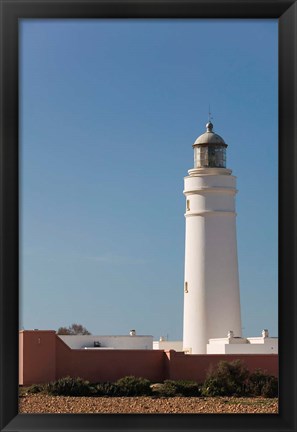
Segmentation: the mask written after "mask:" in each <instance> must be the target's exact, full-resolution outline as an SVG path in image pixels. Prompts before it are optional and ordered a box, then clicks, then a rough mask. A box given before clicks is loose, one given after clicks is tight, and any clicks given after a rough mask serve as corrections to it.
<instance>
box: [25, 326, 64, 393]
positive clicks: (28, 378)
mask: <svg viewBox="0 0 297 432" xmlns="http://www.w3.org/2000/svg"><path fill="white" fill-rule="evenodd" d="M56 338H57V336H56V332H55V331H53V330H38V331H36V330H26V331H21V332H20V339H21V344H20V348H19V357H20V361H19V363H20V367H19V371H20V383H21V384H23V385H28V384H32V383H36V384H37V383H44V382H49V381H52V380H54V379H55V377H56Z"/></svg>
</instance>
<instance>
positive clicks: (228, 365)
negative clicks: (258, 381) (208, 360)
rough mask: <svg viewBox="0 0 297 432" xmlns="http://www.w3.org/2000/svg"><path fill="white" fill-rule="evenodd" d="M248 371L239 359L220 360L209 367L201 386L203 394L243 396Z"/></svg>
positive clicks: (245, 390) (245, 389)
mask: <svg viewBox="0 0 297 432" xmlns="http://www.w3.org/2000/svg"><path fill="white" fill-rule="evenodd" d="M248 377H249V371H248V369H247V368H246V366H245V365H244V364H243V363H242V362H241V361H240V360H235V361H233V362H226V361H221V362H220V363H219V364H218V365H217V367H216V368H215V369H213V368H211V369H210V370H209V372H208V374H207V377H206V380H205V381H204V383H203V386H202V395H203V396H244V395H246V392H247V380H248Z"/></svg>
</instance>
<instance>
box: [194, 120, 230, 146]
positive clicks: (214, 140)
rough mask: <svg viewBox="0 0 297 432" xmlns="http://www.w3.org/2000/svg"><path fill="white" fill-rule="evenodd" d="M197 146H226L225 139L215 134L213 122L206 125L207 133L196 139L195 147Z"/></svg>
mask: <svg viewBox="0 0 297 432" xmlns="http://www.w3.org/2000/svg"><path fill="white" fill-rule="evenodd" d="M197 144H217V145H226V143H225V141H224V140H223V138H222V137H221V136H220V135H218V134H216V133H214V132H213V124H212V123H211V122H208V123H207V124H206V132H204V134H202V135H200V136H199V137H198V138H197V139H196V141H195V142H194V144H193V146H196V145H197Z"/></svg>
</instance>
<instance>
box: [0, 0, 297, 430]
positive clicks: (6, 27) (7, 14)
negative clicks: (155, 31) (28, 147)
mask: <svg viewBox="0 0 297 432" xmlns="http://www.w3.org/2000/svg"><path fill="white" fill-rule="evenodd" d="M0 4H1V89H0V94H1V147H0V148H1V153H0V163H1V168H0V172H1V176H0V179H1V180H0V185H1V206H0V208H1V226H0V230H1V233H0V239H1V255H0V257H1V264H0V265H1V267H0V271H1V291H0V292H1V299H0V322H1V329H0V331H1V340H0V347H1V353H0V356H1V357H0V361H1V369H0V374H1V375H0V380H1V382H0V403H1V406H0V415H1V418H0V427H1V431H23V430H26V431H31V430H32V431H37V430H40V431H51V430H53V431H54V430H59V431H62V430H73V431H89V430H98V431H105V430H106V431H107V430H108V431H120V430H129V431H130V430H131V431H133V430H135V431H141V430H146V431H158V430H159V431H161V430H174V431H175V430H176V431H178V430H182V431H190V430H199V431H204V430H205V431H206V430H209V431H220V430H237V431H243V430H244V431H248V430H253V431H264V430H267V431H268V430H269V431H287V432H289V431H295V430H296V424H297V422H296V419H297V415H296V406H297V403H296V385H297V384H296V383H297V380H296V377H297V374H296V328H297V325H296V312H297V308H296V306H297V305H296V270H295V268H294V264H295V263H296V240H297V235H296V234H297V233H296V216H297V215H296V207H297V199H296V197H297V189H296V177H297V152H296V137H297V127H296V126H297V106H296V101H297V75H296V69H297V6H296V2H294V1H291V0H261V1H260V0H228V1H226V0H184V1H183V0H59V1H56V0H47V1H43V0H31V1H29V0H0ZM22 18H174V19H178V18H236V19H238V18H245V19H247V18H262V19H263V18H275V19H278V21H279V321H280V325H279V356H280V362H279V366H280V402H279V414H275V415H271V414H270V415H266V414H258V415H256V414H254V415H247V414H241V415H236V414H230V415H229V414H224V415H193V414H191V415H187V414H186V415H171V414H167V415H150V414H147V415H137V414H128V415H111V414H106V415H100V414H98V415H97V414H95V415H94V414H93V415H88V414H77V415H70V414H58V415H51V414H42V415H37V414H18V330H19V328H18V306H19V292H18V285H19V270H18V268H19V267H18V266H19V251H18V234H19V220H18V218H19V201H18V198H19V196H18V182H19V174H18V161H19V159H18V21H19V19H22ZM268 127H269V126H268ZM263 307H265V305H263Z"/></svg>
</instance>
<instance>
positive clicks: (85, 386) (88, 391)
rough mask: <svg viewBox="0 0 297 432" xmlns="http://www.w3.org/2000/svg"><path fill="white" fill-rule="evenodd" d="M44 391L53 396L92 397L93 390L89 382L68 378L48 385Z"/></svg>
mask: <svg viewBox="0 0 297 432" xmlns="http://www.w3.org/2000/svg"><path fill="white" fill-rule="evenodd" d="M45 391H46V392H47V393H48V394H50V395H53V396H92V395H93V394H94V388H93V387H92V386H91V385H90V383H89V381H84V380H83V379H81V378H71V377H69V376H68V377H65V378H61V379H59V380H58V381H53V382H50V383H48V384H47V385H46V386H45Z"/></svg>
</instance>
